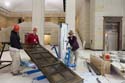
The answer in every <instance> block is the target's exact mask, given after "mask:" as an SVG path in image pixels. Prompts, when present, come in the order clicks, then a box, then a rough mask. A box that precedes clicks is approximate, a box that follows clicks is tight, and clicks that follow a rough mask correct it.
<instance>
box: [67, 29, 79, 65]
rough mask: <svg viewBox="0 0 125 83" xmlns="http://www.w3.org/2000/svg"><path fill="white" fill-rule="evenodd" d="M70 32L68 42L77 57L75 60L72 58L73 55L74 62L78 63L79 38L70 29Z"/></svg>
mask: <svg viewBox="0 0 125 83" xmlns="http://www.w3.org/2000/svg"><path fill="white" fill-rule="evenodd" d="M68 34H69V36H68V43H69V44H70V46H71V50H72V55H74V57H75V59H74V61H73V60H72V59H73V57H71V60H72V61H73V63H74V64H76V62H77V56H78V52H77V49H78V48H79V44H78V42H77V38H76V36H74V33H73V31H72V30H70V31H69V33H68Z"/></svg>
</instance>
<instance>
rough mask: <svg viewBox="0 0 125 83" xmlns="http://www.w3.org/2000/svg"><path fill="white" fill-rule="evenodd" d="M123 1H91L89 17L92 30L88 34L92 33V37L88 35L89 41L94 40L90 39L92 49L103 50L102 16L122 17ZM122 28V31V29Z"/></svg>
mask: <svg viewBox="0 0 125 83" xmlns="http://www.w3.org/2000/svg"><path fill="white" fill-rule="evenodd" d="M123 1H124V0H91V8H90V9H91V10H90V11H91V13H92V14H91V15H90V20H92V21H91V24H90V28H91V29H92V30H90V32H91V33H93V32H94V35H93V34H92V35H90V38H91V39H92V38H94V39H92V40H93V44H92V46H91V47H92V49H103V16H123ZM124 2H125V1H124ZM94 4H95V6H94ZM93 8H94V9H93ZM93 13H94V14H93ZM93 19H95V20H93ZM123 24H124V19H123ZM122 28H123V30H124V27H122ZM123 33H124V32H123ZM124 39H125V38H124ZM123 43H124V42H123Z"/></svg>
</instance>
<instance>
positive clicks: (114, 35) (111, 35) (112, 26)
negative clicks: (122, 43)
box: [105, 22, 119, 51]
mask: <svg viewBox="0 0 125 83" xmlns="http://www.w3.org/2000/svg"><path fill="white" fill-rule="evenodd" d="M105 26H106V28H105V34H106V35H107V36H106V38H105V42H107V43H106V44H107V48H108V50H111V51H113V50H118V43H119V39H118V37H119V30H118V28H119V23H117V22H109V23H106V24H105Z"/></svg>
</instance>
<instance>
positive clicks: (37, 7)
mask: <svg viewBox="0 0 125 83" xmlns="http://www.w3.org/2000/svg"><path fill="white" fill-rule="evenodd" d="M32 1H33V2H32V3H33V4H32V28H33V27H37V28H38V32H37V34H38V36H39V41H40V44H41V45H43V41H44V13H45V0H32Z"/></svg>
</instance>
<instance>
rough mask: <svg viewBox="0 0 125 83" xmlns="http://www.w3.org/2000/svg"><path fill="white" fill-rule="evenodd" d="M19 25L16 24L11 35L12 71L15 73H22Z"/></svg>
mask: <svg viewBox="0 0 125 83" xmlns="http://www.w3.org/2000/svg"><path fill="white" fill-rule="evenodd" d="M19 29H20V27H19V25H18V24H15V25H14V26H13V29H12V31H11V35H10V48H9V49H10V56H11V58H12V65H11V73H12V74H13V75H20V74H21V72H20V71H21V70H20V49H22V47H21V43H20V36H19Z"/></svg>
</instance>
